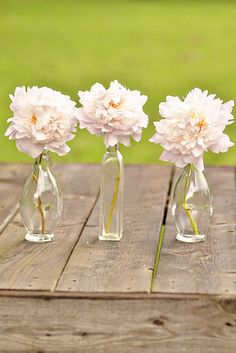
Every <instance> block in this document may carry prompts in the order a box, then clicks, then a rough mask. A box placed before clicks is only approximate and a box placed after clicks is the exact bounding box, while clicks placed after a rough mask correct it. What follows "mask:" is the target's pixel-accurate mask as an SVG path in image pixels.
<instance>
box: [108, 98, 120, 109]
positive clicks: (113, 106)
mask: <svg viewBox="0 0 236 353" xmlns="http://www.w3.org/2000/svg"><path fill="white" fill-rule="evenodd" d="M109 106H110V107H112V108H114V109H117V108H119V107H120V106H121V102H119V103H115V102H114V101H113V100H111V101H110V102H109Z"/></svg>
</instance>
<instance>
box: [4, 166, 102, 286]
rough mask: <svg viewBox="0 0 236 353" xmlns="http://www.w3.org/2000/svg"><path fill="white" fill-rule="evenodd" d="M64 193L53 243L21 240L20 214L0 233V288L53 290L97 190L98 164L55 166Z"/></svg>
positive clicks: (22, 237) (92, 204) (22, 236)
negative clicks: (58, 224)
mask: <svg viewBox="0 0 236 353" xmlns="http://www.w3.org/2000/svg"><path fill="white" fill-rule="evenodd" d="M57 174H58V179H59V183H60V184H61V187H62V190H63V195H64V197H63V198H64V208H63V216H62V221H61V223H60V226H59V228H58V229H57V231H56V238H55V240H54V242H52V243H44V244H34V243H30V242H27V241H25V240H24V235H25V229H24V227H23V225H22V224H21V221H20V218H19V215H18V216H17V217H16V218H15V219H14V220H13V221H12V222H11V223H10V224H9V226H8V227H7V228H6V229H5V231H4V232H3V234H2V236H1V237H0V289H29V290H30V289H38V290H53V289H54V287H55V286H56V283H57V281H58V279H59V277H60V275H61V272H62V271H63V268H64V266H65V264H66V262H67V261H68V258H69V256H70V254H71V252H72V250H73V248H74V246H75V244H76V242H77V241H78V238H79V236H80V233H81V230H82V229H83V227H84V224H85V222H86V220H87V218H88V215H89V214H90V212H91V210H92V208H93V206H94V204H95V201H96V198H97V194H98V190H99V167H98V166H79V165H67V166H58V167H57Z"/></svg>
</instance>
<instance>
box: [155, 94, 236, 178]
mask: <svg viewBox="0 0 236 353" xmlns="http://www.w3.org/2000/svg"><path fill="white" fill-rule="evenodd" d="M233 106H234V101H232V100H231V101H229V102H227V103H223V102H222V100H220V99H219V98H215V95H214V94H209V95H208V91H201V90H200V89H199V88H195V89H193V90H192V91H190V92H189V93H188V95H187V97H186V98H185V99H184V100H180V99H179V98H178V97H171V96H167V98H166V102H164V103H161V104H160V105H159V112H160V115H161V116H162V117H163V118H164V119H162V120H160V121H158V122H155V123H154V125H155V128H156V131H157V132H156V134H155V135H154V136H153V137H152V138H151V139H150V141H151V142H154V143H160V144H161V146H162V147H163V148H164V150H165V151H164V152H163V153H162V155H161V157H160V159H161V160H163V161H168V162H173V163H175V165H176V166H177V167H180V168H183V167H185V166H186V165H187V164H194V165H195V167H196V168H197V169H198V170H200V171H203V169H204V164H203V154H204V152H205V151H208V150H209V151H212V152H216V153H218V152H226V151H228V149H229V148H230V147H232V146H233V145H234V144H233V143H232V142H231V141H230V139H229V137H228V135H226V134H224V132H223V131H224V129H225V127H226V125H229V124H231V123H232V122H233V115H232V114H231V113H232V109H233Z"/></svg>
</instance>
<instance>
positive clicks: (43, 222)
mask: <svg viewBox="0 0 236 353" xmlns="http://www.w3.org/2000/svg"><path fill="white" fill-rule="evenodd" d="M42 158H43V154H42V153H41V154H40V157H39V161H38V165H41V162H42ZM38 176H39V172H38ZM38 176H36V175H33V179H34V180H35V181H36V183H37V184H36V189H37V186H38ZM38 210H39V213H40V217H41V233H42V234H44V233H45V217H44V213H43V201H42V197H41V196H38Z"/></svg>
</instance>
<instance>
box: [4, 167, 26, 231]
mask: <svg viewBox="0 0 236 353" xmlns="http://www.w3.org/2000/svg"><path fill="white" fill-rule="evenodd" d="M29 171H30V166H29V165H20V164H3V163H2V164H0V195H1V197H0V233H2V231H3V230H4V228H5V227H6V226H7V224H8V223H9V221H10V220H11V219H12V217H14V215H15V214H16V212H17V210H18V201H19V198H20V191H21V188H22V184H23V182H24V180H25V178H26V176H27V175H28V173H29Z"/></svg>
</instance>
